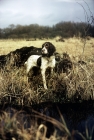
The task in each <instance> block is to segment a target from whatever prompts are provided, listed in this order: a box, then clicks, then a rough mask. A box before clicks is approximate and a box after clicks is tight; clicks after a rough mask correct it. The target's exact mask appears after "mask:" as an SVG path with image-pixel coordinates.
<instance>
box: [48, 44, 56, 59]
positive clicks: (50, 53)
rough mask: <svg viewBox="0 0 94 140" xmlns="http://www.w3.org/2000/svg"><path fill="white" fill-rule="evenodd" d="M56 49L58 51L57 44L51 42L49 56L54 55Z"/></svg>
mask: <svg viewBox="0 0 94 140" xmlns="http://www.w3.org/2000/svg"><path fill="white" fill-rule="evenodd" d="M55 51H56V48H55V46H54V45H53V44H52V43H50V42H49V48H48V53H49V56H51V55H53V54H54V52H55Z"/></svg>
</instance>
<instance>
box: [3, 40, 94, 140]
mask: <svg viewBox="0 0 94 140" xmlns="http://www.w3.org/2000/svg"><path fill="white" fill-rule="evenodd" d="M57 40H58V37H57V38H54V39H52V40H50V39H48V40H46V39H44V40H36V41H33V40H31V41H26V40H12V39H11V40H0V55H3V54H8V53H9V52H10V51H14V50H15V49H18V48H21V47H23V46H35V47H41V46H42V44H43V43H44V42H45V41H50V42H52V43H53V44H54V45H55V46H56V50H57V52H59V53H60V54H61V56H62V54H63V52H67V53H68V54H69V56H70V57H71V60H72V62H73V65H74V67H73V70H71V72H70V74H69V75H66V74H65V73H61V74H60V75H58V74H57V73H55V74H54V75H53V76H52V77H51V78H50V79H48V81H49V82H48V90H44V89H43V88H42V87H38V86H37V85H38V84H39V85H41V84H40V83H41V78H40V77H37V78H35V77H34V78H33V80H34V83H33V81H32V82H31V85H29V84H28V83H27V82H26V73H25V68H23V67H22V68H20V69H18V68H14V67H13V68H11V69H10V68H9V69H7V71H6V69H1V70H0V104H1V105H2V104H3V105H6V104H11V106H12V105H21V106H23V105H24V106H27V107H31V105H32V104H38V103H41V102H47V101H52V102H69V101H71V102H78V101H79V102H81V101H82V100H89V99H94V38H88V39H82V38H75V37H74V38H69V39H64V42H59V41H57ZM79 60H83V61H85V62H86V65H78V61H79ZM39 81H40V82H39ZM34 86H35V87H34ZM13 111H14V112H15V113H14V115H13V116H12V119H10V114H9V113H6V112H2V113H1V112H0V113H1V114H0V126H1V125H2V123H3V122H5V125H3V127H1V128H0V132H2V133H0V134H1V135H0V136H2V137H3V139H6V138H5V136H4V134H7V133H8V134H9V133H11V134H12V135H13V133H14V134H15V137H17V136H19V137H18V139H22V140H23V139H24V140H29V139H30V140H31V139H36V140H37V139H38V138H39V137H42V138H41V139H42V140H44V139H45V134H46V132H45V133H44V134H43V132H42V130H41V132H40V127H41V126H42V125H40V126H36V125H37V124H36V125H35V124H34V125H35V126H34V128H33V127H31V128H30V129H28V130H27V129H24V126H23V125H24V124H20V120H19V119H23V118H22V116H21V117H20V115H21V113H22V112H16V111H15V110H13ZM34 113H35V114H36V116H37V115H38V117H39V118H41V119H44V120H47V121H49V122H51V123H52V124H55V125H56V127H57V128H59V129H61V130H62V133H63V134H64V137H62V138H59V137H58V138H57V137H56V132H55V133H54V135H53V138H52V137H51V138H50V139H53V140H56V139H62V140H69V139H72V134H71V133H70V132H69V130H68V128H67V126H66V123H65V121H64V119H63V116H61V114H60V116H61V119H62V123H60V122H58V121H57V120H54V119H53V118H49V117H48V118H47V116H44V115H42V114H40V113H38V112H34ZM22 115H23V113H22ZM21 122H22V120H21ZM22 123H23V122H22ZM20 125H21V126H20ZM43 127H44V130H45V129H47V128H46V126H45V125H44V126H43ZM14 131H15V132H14ZM41 133H42V135H41ZM73 133H74V132H73ZM77 133H79V132H77ZM86 133H87V138H88V139H89V136H88V130H86ZM79 135H80V136H81V137H82V138H83V139H85V140H86V139H87V138H85V137H83V135H82V134H80V133H79ZM13 136H14V135H13ZM12 139H15V138H12Z"/></svg>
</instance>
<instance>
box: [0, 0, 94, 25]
mask: <svg viewBox="0 0 94 140" xmlns="http://www.w3.org/2000/svg"><path fill="white" fill-rule="evenodd" d="M91 13H92V14H93V15H94V0H0V28H6V27H9V25H11V24H14V25H18V24H20V25H30V24H39V25H43V26H53V25H55V24H57V23H59V22H62V21H71V22H86V21H87V18H86V17H87V15H88V17H90V14H91Z"/></svg>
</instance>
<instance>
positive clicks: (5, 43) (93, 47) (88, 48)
mask: <svg viewBox="0 0 94 140" xmlns="http://www.w3.org/2000/svg"><path fill="white" fill-rule="evenodd" d="M57 39H58V37H57V38H54V39H44V40H36V41H26V40H25V39H24V40H19V39H17V40H12V39H7V40H0V54H1V55H2V54H7V53H9V52H10V51H14V50H15V49H19V48H21V47H23V46H35V47H41V46H42V44H43V43H44V42H46V41H50V42H52V43H53V44H54V45H55V47H56V50H57V52H59V53H63V52H67V53H69V54H70V55H72V56H78V55H82V53H83V48H84V46H85V49H84V55H85V56H91V55H94V38H90V39H89V40H85V39H82V38H75V37H74V38H68V39H64V42H57V41H56V40H57ZM85 41H86V43H85Z"/></svg>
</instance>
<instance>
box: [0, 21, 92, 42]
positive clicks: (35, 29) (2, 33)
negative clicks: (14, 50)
mask: <svg viewBox="0 0 94 140" xmlns="http://www.w3.org/2000/svg"><path fill="white" fill-rule="evenodd" d="M86 35H87V36H91V37H94V25H91V24H89V23H84V22H80V23H79V22H76V23H75V22H59V23H57V24H55V25H53V26H52V27H50V26H41V25H38V24H30V25H14V24H11V25H9V26H8V27H7V28H3V29H2V28H0V39H10V38H11V39H18V38H19V39H27V40H28V39H30V38H34V39H36V38H39V39H44V38H54V37H56V36H61V37H63V38H69V37H73V36H75V37H85V36H86Z"/></svg>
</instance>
